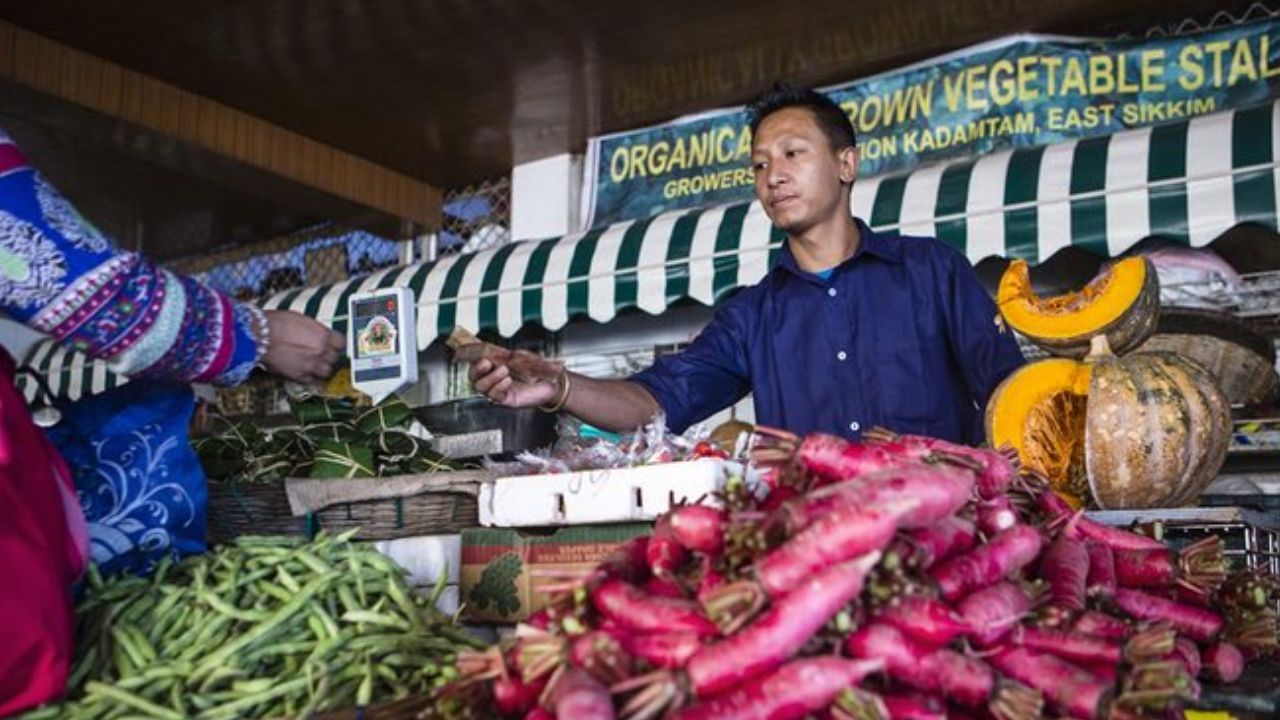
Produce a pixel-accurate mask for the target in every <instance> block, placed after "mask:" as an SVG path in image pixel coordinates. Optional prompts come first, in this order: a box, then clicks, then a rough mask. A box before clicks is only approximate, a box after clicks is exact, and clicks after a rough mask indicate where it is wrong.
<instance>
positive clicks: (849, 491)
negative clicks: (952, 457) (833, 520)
mask: <svg viewBox="0 0 1280 720" xmlns="http://www.w3.org/2000/svg"><path fill="white" fill-rule="evenodd" d="M972 488H973V474H972V473H970V472H967V471H965V470H962V469H959V468H953V467H947V466H930V465H919V464H917V465H904V466H902V467H897V468H893V469H890V470H884V471H881V472H879V473H875V474H873V475H869V476H866V477H863V478H860V479H858V480H855V481H850V482H846V483H841V484H839V485H831V486H828V487H824V488H821V489H819V490H815V491H813V492H811V493H809V494H807V495H803V496H801V497H798V498H795V499H793V500H790V501H788V502H786V503H783V506H782V507H781V508H779V509H778V510H777V511H776V512H774V513H772V514H771V516H770V518H769V519H768V520H767V521H766V523H765V524H766V526H767V527H769V528H771V529H772V530H774V531H778V530H780V531H781V532H782V533H783V534H792V533H796V532H800V531H801V530H803V529H805V528H807V527H808V526H809V525H811V524H813V523H814V522H816V521H817V520H818V519H819V518H821V517H823V516H825V515H827V514H829V513H832V512H835V511H836V510H838V509H840V508H844V507H868V506H877V505H884V504H887V503H891V502H894V501H896V500H914V501H916V502H917V503H918V505H917V506H916V508H915V509H914V510H912V511H911V512H909V513H906V514H904V515H903V516H902V517H901V518H899V521H898V527H900V528H903V529H914V528H923V527H929V526H931V525H933V524H934V523H936V522H939V521H941V520H943V519H944V518H947V517H950V516H952V515H954V514H955V513H956V511H958V510H959V509H960V508H962V507H964V504H965V501H966V500H968V498H969V494H970V492H971V491H972Z"/></svg>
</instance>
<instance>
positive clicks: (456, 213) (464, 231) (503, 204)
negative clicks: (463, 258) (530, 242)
mask: <svg viewBox="0 0 1280 720" xmlns="http://www.w3.org/2000/svg"><path fill="white" fill-rule="evenodd" d="M509 242H511V179H510V178H508V177H503V178H499V179H497V180H489V181H485V182H482V183H479V184H477V185H472V186H470V187H466V188H462V189H459V190H451V191H449V192H447V193H445V196H444V227H443V228H442V229H441V231H440V234H439V235H438V236H437V238H436V248H437V251H438V253H439V254H440V255H452V254H466V253H472V252H480V251H483V250H491V249H493V248H496V247H501V246H503V245H506V244H507V243H509Z"/></svg>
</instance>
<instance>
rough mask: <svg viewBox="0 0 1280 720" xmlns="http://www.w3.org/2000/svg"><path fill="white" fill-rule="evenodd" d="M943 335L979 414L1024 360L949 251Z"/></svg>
mask: <svg viewBox="0 0 1280 720" xmlns="http://www.w3.org/2000/svg"><path fill="white" fill-rule="evenodd" d="M944 267H945V276H944V277H943V278H940V280H942V282H941V283H940V287H943V288H946V293H947V296H946V298H945V307H946V308H947V334H948V335H949V340H950V343H951V351H952V353H954V355H955V358H956V362H957V363H958V364H959V366H960V368H961V369H962V371H963V372H964V378H965V383H966V384H967V385H968V388H969V393H970V395H971V397H972V399H973V402H974V403H975V404H976V406H977V409H978V411H979V413H981V412H982V410H983V409H984V408H986V405H987V399H988V398H990V397H991V393H993V392H995V389H996V386H997V385H999V384H1000V382H1001V381H1002V380H1004V379H1005V378H1006V377H1008V376H1009V374H1010V373H1012V372H1013V371H1014V370H1016V369H1018V367H1020V366H1021V365H1022V364H1023V363H1025V362H1026V360H1025V359H1024V358H1023V357H1022V350H1020V349H1019V348H1018V342H1017V340H1015V339H1014V337H1013V333H1012V332H1010V331H1009V330H1006V329H1004V325H1003V324H1001V323H997V322H996V316H997V310H996V305H995V302H994V301H993V300H992V299H991V296H989V295H988V294H987V291H986V290H985V289H983V287H982V283H981V282H979V280H978V274H977V273H976V272H974V269H973V266H972V265H970V264H969V261H968V259H967V258H965V257H964V256H963V255H961V254H960V253H958V252H955V251H954V250H951V249H950V248H948V249H947V261H946V262H945V263H944Z"/></svg>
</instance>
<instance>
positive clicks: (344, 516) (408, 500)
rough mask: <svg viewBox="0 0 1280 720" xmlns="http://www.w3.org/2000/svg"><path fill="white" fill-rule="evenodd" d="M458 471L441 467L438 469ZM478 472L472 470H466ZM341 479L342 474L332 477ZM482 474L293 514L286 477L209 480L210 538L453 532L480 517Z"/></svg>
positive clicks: (374, 536) (386, 536)
mask: <svg viewBox="0 0 1280 720" xmlns="http://www.w3.org/2000/svg"><path fill="white" fill-rule="evenodd" d="M446 474H447V475H455V474H458V475H460V474H462V471H459V472H458V473H441V475H446ZM469 474H470V475H477V474H476V473H469ZM326 482H330V483H344V482H347V481H345V480H330V481H326ZM479 487H480V480H479V479H476V480H475V481H464V482H454V483H452V484H451V485H450V487H449V488H448V490H445V491H434V490H432V491H427V492H419V493H417V494H412V495H406V496H403V497H389V498H379V499H373V500H360V501H353V502H343V503H338V504H334V505H331V506H329V507H326V508H324V509H322V510H318V511H315V512H312V513H309V514H306V515H295V514H294V513H293V511H292V509H291V508H290V505H289V498H288V495H287V493H286V491H285V481H284V480H276V481H271V482H253V483H234V482H210V483H209V505H208V513H207V516H208V530H207V534H208V538H209V542H210V543H215V544H216V543H225V542H230V541H232V540H234V539H236V538H237V537H239V536H241V535H301V536H305V537H311V536H313V535H315V534H316V533H317V532H319V531H321V530H327V531H329V532H335V533H336V532H342V531H344V530H350V529H352V528H359V529H360V532H359V533H358V534H357V535H356V538H358V539H360V540H394V539H396V538H402V537H414V536H418V535H452V534H455V533H458V532H461V531H462V529H463V528H467V527H475V526H476V525H477V524H478V523H479V516H478V512H477V502H476V496H477V495H478V494H479Z"/></svg>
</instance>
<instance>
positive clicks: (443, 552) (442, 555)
mask: <svg viewBox="0 0 1280 720" xmlns="http://www.w3.org/2000/svg"><path fill="white" fill-rule="evenodd" d="M373 546H374V547H375V548H377V549H378V552H380V553H382V554H383V555H386V556H387V557H389V558H391V559H392V560H395V561H396V562H397V563H399V565H400V566H401V567H403V568H404V569H405V570H408V571H409V582H410V584H413V585H425V586H427V587H431V586H434V585H435V584H436V581H437V580H438V579H440V573H441V572H445V573H447V574H448V577H447V578H446V579H445V582H446V583H449V584H450V585H457V584H458V568H459V567H461V566H462V536H461V535H419V536H418V537H408V538H399V539H397V540H380V541H378V542H375V543H374V544H373Z"/></svg>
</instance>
